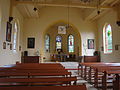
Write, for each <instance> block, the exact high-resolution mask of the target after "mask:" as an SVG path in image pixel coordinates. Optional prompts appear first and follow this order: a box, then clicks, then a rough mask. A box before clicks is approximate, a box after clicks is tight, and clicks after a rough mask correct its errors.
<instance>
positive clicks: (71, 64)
mask: <svg viewBox="0 0 120 90" xmlns="http://www.w3.org/2000/svg"><path fill="white" fill-rule="evenodd" d="M60 63H61V64H62V65H63V66H64V67H65V68H66V69H71V70H69V71H71V72H72V75H73V76H77V78H78V81H77V84H78V85H79V84H83V83H85V84H86V86H87V90H97V89H96V88H94V87H93V85H90V84H88V83H87V81H85V80H83V79H82V78H81V77H80V76H78V70H72V69H77V68H78V63H77V62H60Z"/></svg>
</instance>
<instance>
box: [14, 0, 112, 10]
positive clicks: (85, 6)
mask: <svg viewBox="0 0 120 90" xmlns="http://www.w3.org/2000/svg"><path fill="white" fill-rule="evenodd" d="M15 3H16V5H18V4H32V5H34V4H36V5H41V6H55V7H68V3H56V2H51V3H43V2H36V3H35V2H33V1H15ZM69 7H74V8H96V5H88V4H87V5H85V4H81V3H70V4H69ZM100 8H101V9H110V8H112V7H111V6H101V7H100Z"/></svg>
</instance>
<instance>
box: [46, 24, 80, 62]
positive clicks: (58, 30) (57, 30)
mask: <svg viewBox="0 0 120 90" xmlns="http://www.w3.org/2000/svg"><path fill="white" fill-rule="evenodd" d="M66 25H67V23H65V22H57V23H54V24H53V25H51V26H49V27H48V28H47V30H46V31H45V32H44V37H45V36H46V35H49V36H50V50H49V52H46V50H45V48H44V56H45V57H46V56H47V57H48V56H51V55H54V54H58V53H59V52H61V53H62V54H65V55H70V54H73V55H75V56H78V55H81V52H82V51H81V36H80V33H79V31H78V30H77V29H76V27H75V26H74V25H72V24H70V25H69V26H66ZM70 35H72V38H73V40H74V42H73V45H74V46H73V51H72V52H69V46H70V45H69V38H71V37H69V36H70ZM57 36H60V37H61V40H60V44H61V49H60V50H57V49H56V40H57V39H56V37H57ZM44 47H45V45H44ZM48 54H49V55H48ZM46 60H50V57H48V58H46Z"/></svg>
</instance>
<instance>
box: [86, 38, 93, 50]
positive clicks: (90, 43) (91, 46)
mask: <svg viewBox="0 0 120 90" xmlns="http://www.w3.org/2000/svg"><path fill="white" fill-rule="evenodd" d="M87 42H88V49H94V39H88V41H87Z"/></svg>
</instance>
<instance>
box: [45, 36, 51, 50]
mask: <svg viewBox="0 0 120 90" xmlns="http://www.w3.org/2000/svg"><path fill="white" fill-rule="evenodd" d="M45 50H46V51H47V52H48V51H50V36H49V35H48V34H47V35H46V36H45Z"/></svg>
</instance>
